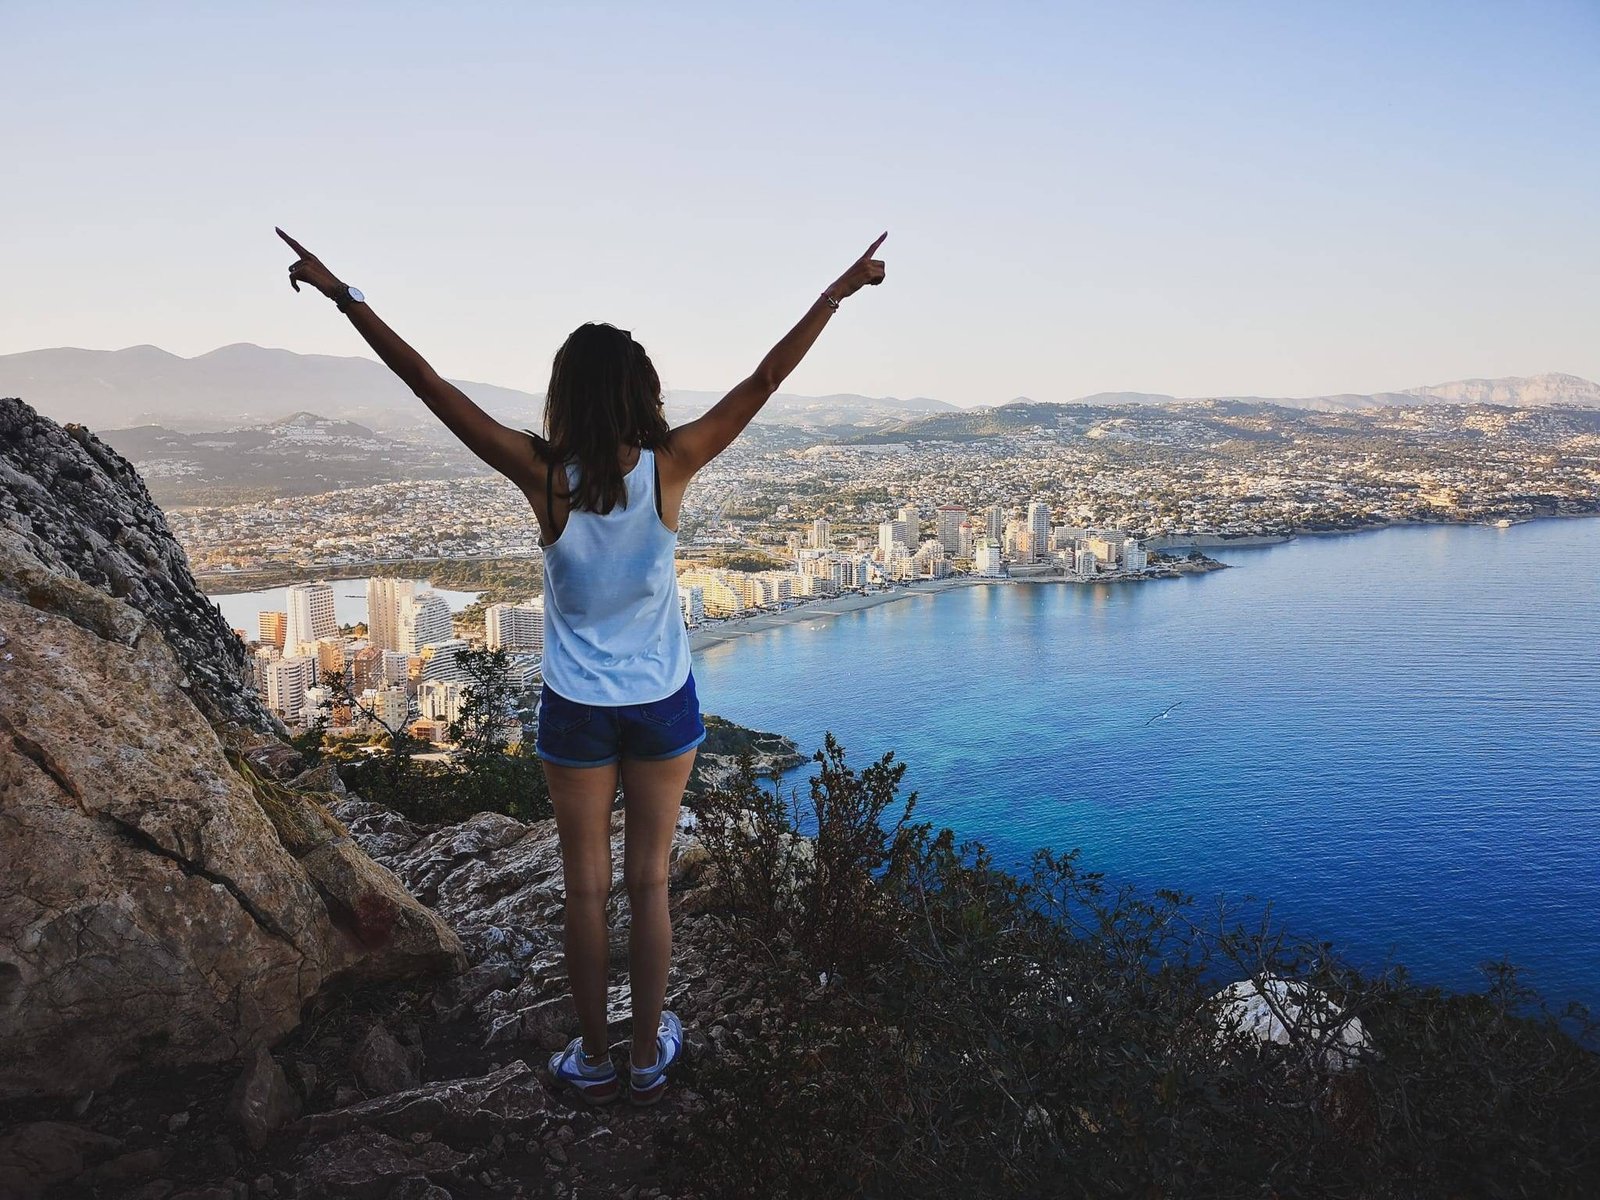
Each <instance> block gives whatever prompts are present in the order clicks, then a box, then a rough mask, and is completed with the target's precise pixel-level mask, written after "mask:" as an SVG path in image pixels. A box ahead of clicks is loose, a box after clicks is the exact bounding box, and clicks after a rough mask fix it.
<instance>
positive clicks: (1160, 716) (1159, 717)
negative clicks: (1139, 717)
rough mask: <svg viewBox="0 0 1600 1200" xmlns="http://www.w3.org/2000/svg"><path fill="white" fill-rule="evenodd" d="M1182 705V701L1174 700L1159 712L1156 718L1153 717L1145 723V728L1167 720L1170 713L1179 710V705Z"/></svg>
mask: <svg viewBox="0 0 1600 1200" xmlns="http://www.w3.org/2000/svg"><path fill="white" fill-rule="evenodd" d="M1182 703H1183V701H1182V700H1174V701H1173V702H1172V703H1171V704H1169V705H1167V706H1166V707H1165V708H1163V709H1162V710H1161V711H1160V712H1158V713H1157V714H1156V715H1155V716H1153V717H1151V718H1150V719H1149V720H1148V721H1146V722H1145V723H1144V724H1145V728H1146V729H1148V728H1149V727H1150V726H1152V725H1154V724H1155V723H1156V722H1157V721H1161V720H1165V719H1166V716H1167V714H1168V713H1169V712H1171V711H1172V710H1173V709H1175V708H1177V707H1178V705H1180V704H1182Z"/></svg>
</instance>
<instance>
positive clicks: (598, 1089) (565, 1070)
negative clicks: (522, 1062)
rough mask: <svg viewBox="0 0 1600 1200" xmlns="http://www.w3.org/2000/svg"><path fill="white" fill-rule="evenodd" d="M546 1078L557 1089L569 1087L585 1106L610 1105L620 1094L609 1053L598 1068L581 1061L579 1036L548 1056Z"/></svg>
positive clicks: (619, 1084)
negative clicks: (550, 1079) (548, 1064)
mask: <svg viewBox="0 0 1600 1200" xmlns="http://www.w3.org/2000/svg"><path fill="white" fill-rule="evenodd" d="M550 1077H551V1078H552V1079H554V1080H555V1081H556V1084H557V1086H561V1085H564V1084H570V1085H571V1086H572V1089H573V1090H574V1091H576V1092H577V1093H578V1095H579V1096H581V1097H583V1099H584V1101H585V1102H586V1103H589V1104H610V1103H611V1102H612V1101H613V1100H615V1099H616V1098H617V1097H618V1096H620V1095H621V1094H622V1080H621V1079H619V1078H618V1077H617V1068H616V1066H615V1065H614V1064H613V1063H612V1062H611V1056H610V1055H609V1054H608V1055H606V1061H605V1062H604V1063H603V1064H601V1065H600V1066H593V1065H591V1064H590V1063H588V1062H585V1061H584V1057H583V1035H582V1034H581V1033H580V1034H579V1035H578V1036H577V1037H575V1038H573V1039H572V1040H571V1041H570V1042H568V1043H567V1048H566V1049H565V1050H558V1051H557V1052H556V1053H554V1054H552V1055H551V1056H550Z"/></svg>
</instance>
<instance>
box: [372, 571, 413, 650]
mask: <svg viewBox="0 0 1600 1200" xmlns="http://www.w3.org/2000/svg"><path fill="white" fill-rule="evenodd" d="M416 594H417V583H416V580H414V579H393V578H390V577H387V576H378V575H374V576H373V577H372V578H371V579H369V580H367V640H368V641H369V642H371V643H372V644H373V645H374V646H377V647H379V648H380V649H383V650H399V649H400V648H401V646H400V601H401V600H403V599H405V598H406V597H408V596H415V595H416Z"/></svg>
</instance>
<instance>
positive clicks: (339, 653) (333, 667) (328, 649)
mask: <svg viewBox="0 0 1600 1200" xmlns="http://www.w3.org/2000/svg"><path fill="white" fill-rule="evenodd" d="M354 640H355V639H354V638H347V637H337V636H336V637H322V638H318V639H317V678H318V679H321V678H322V676H323V675H324V674H325V673H327V672H328V671H333V672H335V673H337V674H340V675H342V674H344V669H345V665H346V659H345V646H346V645H347V644H348V643H350V642H352V641H354Z"/></svg>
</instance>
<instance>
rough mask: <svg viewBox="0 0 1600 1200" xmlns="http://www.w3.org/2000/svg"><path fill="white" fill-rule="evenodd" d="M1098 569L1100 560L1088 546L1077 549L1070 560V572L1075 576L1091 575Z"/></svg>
mask: <svg viewBox="0 0 1600 1200" xmlns="http://www.w3.org/2000/svg"><path fill="white" fill-rule="evenodd" d="M1099 567H1100V560H1099V559H1098V558H1097V557H1096V556H1095V552H1094V551H1093V550H1091V549H1089V547H1088V546H1082V547H1080V548H1079V550H1078V551H1077V553H1076V554H1074V555H1073V558H1072V570H1073V572H1074V574H1077V575H1093V574H1094V573H1095V571H1097V570H1098V569H1099Z"/></svg>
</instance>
